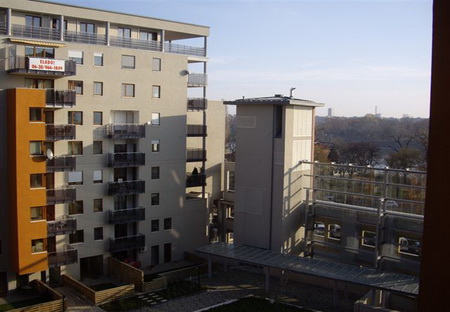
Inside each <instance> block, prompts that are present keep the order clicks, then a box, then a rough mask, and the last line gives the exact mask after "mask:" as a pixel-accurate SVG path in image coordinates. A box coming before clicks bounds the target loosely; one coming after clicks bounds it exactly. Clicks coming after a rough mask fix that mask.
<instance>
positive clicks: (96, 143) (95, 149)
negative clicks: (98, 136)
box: [92, 140, 103, 155]
mask: <svg viewBox="0 0 450 312" xmlns="http://www.w3.org/2000/svg"><path fill="white" fill-rule="evenodd" d="M99 145H100V153H97V152H98V146H99ZM92 154H93V155H103V141H100V140H98V141H93V142H92Z"/></svg>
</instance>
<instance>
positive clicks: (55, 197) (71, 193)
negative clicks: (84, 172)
mask: <svg viewBox="0 0 450 312" xmlns="http://www.w3.org/2000/svg"><path fill="white" fill-rule="evenodd" d="M76 198H77V190H76V189H75V187H61V188H57V189H49V190H47V205H55V204H63V203H71V202H74V201H75V200H76Z"/></svg>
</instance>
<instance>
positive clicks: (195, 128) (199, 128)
mask: <svg viewBox="0 0 450 312" xmlns="http://www.w3.org/2000/svg"><path fill="white" fill-rule="evenodd" d="M186 134H187V136H188V137H205V136H206V126H204V125H187V129H186Z"/></svg>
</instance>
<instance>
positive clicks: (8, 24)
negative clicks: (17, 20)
mask: <svg viewBox="0 0 450 312" xmlns="http://www.w3.org/2000/svg"><path fill="white" fill-rule="evenodd" d="M11 14H12V13H11V9H10V8H7V9H6V35H7V36H11V34H12V29H11V28H12V25H11Z"/></svg>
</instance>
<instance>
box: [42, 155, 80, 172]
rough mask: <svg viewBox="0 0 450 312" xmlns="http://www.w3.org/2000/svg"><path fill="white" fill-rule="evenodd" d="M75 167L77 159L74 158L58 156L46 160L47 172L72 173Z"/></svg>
mask: <svg viewBox="0 0 450 312" xmlns="http://www.w3.org/2000/svg"><path fill="white" fill-rule="evenodd" d="M76 167H77V158H76V157H74V156H59V157H54V158H53V159H47V172H59V171H74V170H75V169H76Z"/></svg>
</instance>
